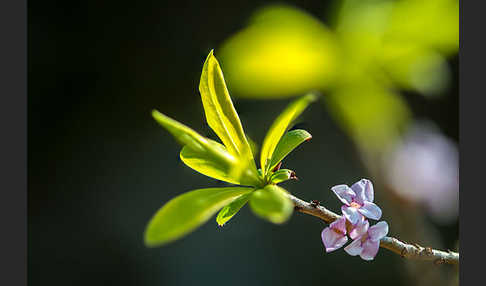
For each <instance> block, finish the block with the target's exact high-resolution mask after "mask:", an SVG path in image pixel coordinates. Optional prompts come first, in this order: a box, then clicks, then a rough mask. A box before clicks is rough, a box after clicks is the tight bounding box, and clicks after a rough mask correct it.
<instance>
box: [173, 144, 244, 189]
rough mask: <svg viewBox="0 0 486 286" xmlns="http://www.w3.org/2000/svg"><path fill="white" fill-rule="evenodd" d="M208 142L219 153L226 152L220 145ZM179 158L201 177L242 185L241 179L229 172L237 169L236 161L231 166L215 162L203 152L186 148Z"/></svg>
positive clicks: (218, 161)
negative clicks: (219, 151)
mask: <svg viewBox="0 0 486 286" xmlns="http://www.w3.org/2000/svg"><path fill="white" fill-rule="evenodd" d="M208 141H209V142H210V144H213V145H214V146H215V147H216V148H219V149H220V150H221V152H226V153H227V152H228V151H226V148H225V147H224V146H223V145H222V144H220V143H218V142H215V141H213V140H210V139H208ZM228 155H229V154H228ZM180 158H181V160H182V162H184V164H186V165H187V166H189V167H190V168H192V169H194V170H195V171H197V172H199V173H201V174H203V175H206V176H208V177H211V178H214V179H217V180H221V181H225V182H228V183H231V184H237V185H239V184H242V182H241V178H239V177H235V176H232V174H234V172H231V169H232V168H235V167H238V160H234V161H232V162H234V163H233V164H228V163H227V162H222V161H220V160H215V158H214V157H213V156H211V154H210V153H208V152H205V151H204V150H195V149H192V148H189V147H188V146H185V147H184V148H182V150H181V153H180Z"/></svg>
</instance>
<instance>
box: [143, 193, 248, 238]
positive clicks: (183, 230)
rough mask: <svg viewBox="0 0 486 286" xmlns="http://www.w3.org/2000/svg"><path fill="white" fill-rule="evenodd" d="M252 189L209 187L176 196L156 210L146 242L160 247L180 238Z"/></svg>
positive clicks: (147, 230)
mask: <svg viewBox="0 0 486 286" xmlns="http://www.w3.org/2000/svg"><path fill="white" fill-rule="evenodd" d="M252 191H253V189H251V188H242V187H228V188H209V189H199V190H194V191H190V192H187V193H185V194H182V195H180V196H177V197H175V198H173V199H172V200H170V201H169V202H168V203H166V204H165V205H164V206H163V207H162V208H161V209H159V210H158V211H157V213H156V214H155V215H154V217H153V218H152V219H151V221H150V222H149V224H148V226H147V229H146V230H145V245H147V246H149V247H154V246H161V245H164V244H167V243H169V242H171V241H174V240H176V239H179V238H181V237H183V236H184V235H186V234H188V233H190V232H192V231H193V230H195V229H196V228H197V227H198V226H200V225H201V224H203V223H205V222H206V221H207V220H208V219H209V218H211V216H213V215H214V214H215V213H216V212H217V211H218V210H219V209H221V208H222V207H223V206H225V205H226V204H228V203H230V202H231V201H233V200H234V199H235V198H238V197H239V196H241V195H244V194H248V193H250V192H252Z"/></svg>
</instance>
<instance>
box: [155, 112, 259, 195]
mask: <svg viewBox="0 0 486 286" xmlns="http://www.w3.org/2000/svg"><path fill="white" fill-rule="evenodd" d="M152 116H153V117H154V118H155V120H157V122H159V123H160V124H161V125H162V126H163V127H165V128H166V129H167V130H168V131H169V132H170V133H172V135H173V136H174V137H175V138H176V140H177V141H178V142H179V143H181V144H182V145H183V146H184V147H183V148H182V151H181V154H180V157H181V160H182V161H183V162H184V163H185V164H186V165H188V166H189V167H190V168H192V169H194V170H196V171H198V172H200V173H202V174H204V175H206V176H209V177H212V178H215V179H218V180H222V181H226V182H230V183H233V184H242V185H248V186H255V185H258V184H260V182H261V178H260V177H259V175H258V173H257V171H256V168H250V167H251V165H249V164H250V163H249V162H248V161H243V159H242V158H239V157H236V158H235V157H234V156H232V155H231V154H230V153H229V152H228V151H226V148H225V147H224V146H223V145H222V144H220V143H218V142H216V141H214V140H211V139H208V138H206V137H203V136H201V135H199V134H198V133H197V132H196V131H194V130H192V129H191V128H189V127H187V126H186V125H184V124H182V123H179V122H177V121H176V120H174V119H172V118H170V117H168V116H166V115H164V114H162V113H160V112H158V111H157V110H154V111H152ZM252 161H253V160H252ZM253 164H254V163H253ZM249 166H250V167H249Z"/></svg>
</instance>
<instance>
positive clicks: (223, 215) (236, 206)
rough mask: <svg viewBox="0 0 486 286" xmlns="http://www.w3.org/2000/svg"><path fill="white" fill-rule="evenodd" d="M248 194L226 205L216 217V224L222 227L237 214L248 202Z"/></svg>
mask: <svg viewBox="0 0 486 286" xmlns="http://www.w3.org/2000/svg"><path fill="white" fill-rule="evenodd" d="M249 198H250V194H246V195H241V196H239V197H238V198H237V199H235V200H234V201H232V202H231V203H229V204H227V205H226V206H225V207H224V208H223V209H222V210H221V211H220V212H219V213H218V216H217V217H216V222H217V223H218V224H219V225H220V226H223V225H224V224H225V223H226V222H228V221H229V220H230V219H231V218H232V217H233V216H234V215H235V214H237V213H238V212H239V211H240V209H241V208H242V207H243V206H244V205H245V204H246V203H247V202H248V199H249Z"/></svg>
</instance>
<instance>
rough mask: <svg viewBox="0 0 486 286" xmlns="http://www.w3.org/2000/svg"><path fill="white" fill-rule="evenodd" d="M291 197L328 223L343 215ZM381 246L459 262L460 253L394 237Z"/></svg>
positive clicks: (404, 254) (410, 256)
mask: <svg viewBox="0 0 486 286" xmlns="http://www.w3.org/2000/svg"><path fill="white" fill-rule="evenodd" d="M289 198H290V199H291V200H292V202H293V203H294V205H295V210H296V211H298V212H301V213H305V214H309V215H312V216H315V217H317V218H320V219H321V220H323V221H325V222H326V223H328V224H330V223H331V222H333V221H335V220H336V219H338V218H340V217H341V216H339V215H337V214H336V213H334V212H332V211H330V210H328V209H326V208H325V207H323V206H321V205H319V204H318V203H316V202H314V201H312V202H310V203H308V202H305V201H303V200H301V199H299V198H297V197H295V196H293V195H289ZM380 247H382V248H386V249H388V250H391V251H393V252H395V253H396V254H399V255H400V256H401V257H403V258H408V259H416V260H430V261H433V262H434V263H435V264H445V263H446V264H456V265H457V264H459V253H457V252H453V251H450V250H449V251H442V250H436V249H432V248H430V247H423V246H420V245H418V244H416V243H414V244H408V243H405V242H403V241H400V240H399V239H396V238H394V237H389V236H385V237H384V238H382V239H381V241H380Z"/></svg>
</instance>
